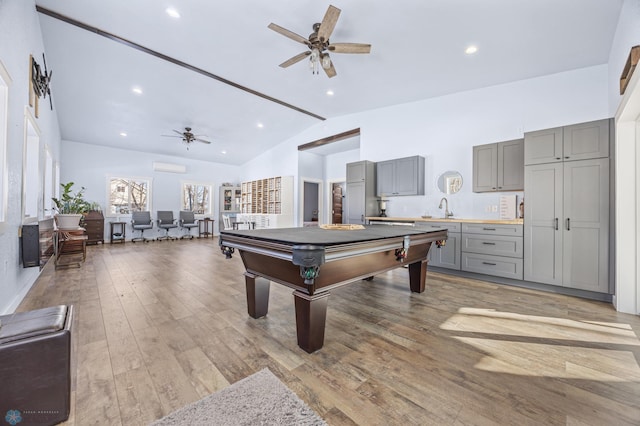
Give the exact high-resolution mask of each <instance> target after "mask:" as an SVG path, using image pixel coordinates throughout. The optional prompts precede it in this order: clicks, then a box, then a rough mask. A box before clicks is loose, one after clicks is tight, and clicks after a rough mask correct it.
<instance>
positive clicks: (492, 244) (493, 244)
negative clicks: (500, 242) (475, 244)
mask: <svg viewBox="0 0 640 426" xmlns="http://www.w3.org/2000/svg"><path fill="white" fill-rule="evenodd" d="M482 244H485V245H488V246H495V245H496V243H488V242H486V241H483V242H482Z"/></svg>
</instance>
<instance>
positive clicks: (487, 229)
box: [482, 228, 496, 231]
mask: <svg viewBox="0 0 640 426" xmlns="http://www.w3.org/2000/svg"><path fill="white" fill-rule="evenodd" d="M482 230H483V231H495V230H496V228H482Z"/></svg>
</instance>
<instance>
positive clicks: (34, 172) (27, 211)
mask: <svg viewBox="0 0 640 426" xmlns="http://www.w3.org/2000/svg"><path fill="white" fill-rule="evenodd" d="M41 135H42V133H41V132H40V127H39V126H38V123H37V122H36V119H35V117H34V116H33V114H31V111H30V110H29V107H26V106H25V108H24V146H23V151H22V223H23V224H27V223H36V222H38V220H39V219H41V218H42V205H40V200H41V199H42V185H41V182H42V180H41V176H40V141H41V139H42V136H41Z"/></svg>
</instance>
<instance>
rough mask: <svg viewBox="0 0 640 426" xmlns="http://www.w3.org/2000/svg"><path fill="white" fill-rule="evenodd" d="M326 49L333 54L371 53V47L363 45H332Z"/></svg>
mask: <svg viewBox="0 0 640 426" xmlns="http://www.w3.org/2000/svg"><path fill="white" fill-rule="evenodd" d="M327 49H329V51H330V52H335V53H371V45H370V44H364V43H333V44H330V45H329V46H328V47H327Z"/></svg>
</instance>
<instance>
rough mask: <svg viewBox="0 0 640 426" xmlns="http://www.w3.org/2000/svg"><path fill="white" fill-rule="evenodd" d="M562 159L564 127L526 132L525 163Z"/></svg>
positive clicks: (555, 161) (558, 160) (540, 162)
mask: <svg viewBox="0 0 640 426" xmlns="http://www.w3.org/2000/svg"><path fill="white" fill-rule="evenodd" d="M560 161H562V127H556V128H555V129H545V130H538V131H536V132H528V133H525V134H524V164H525V165H527V166H529V165H532V164H546V163H557V162H560Z"/></svg>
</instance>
